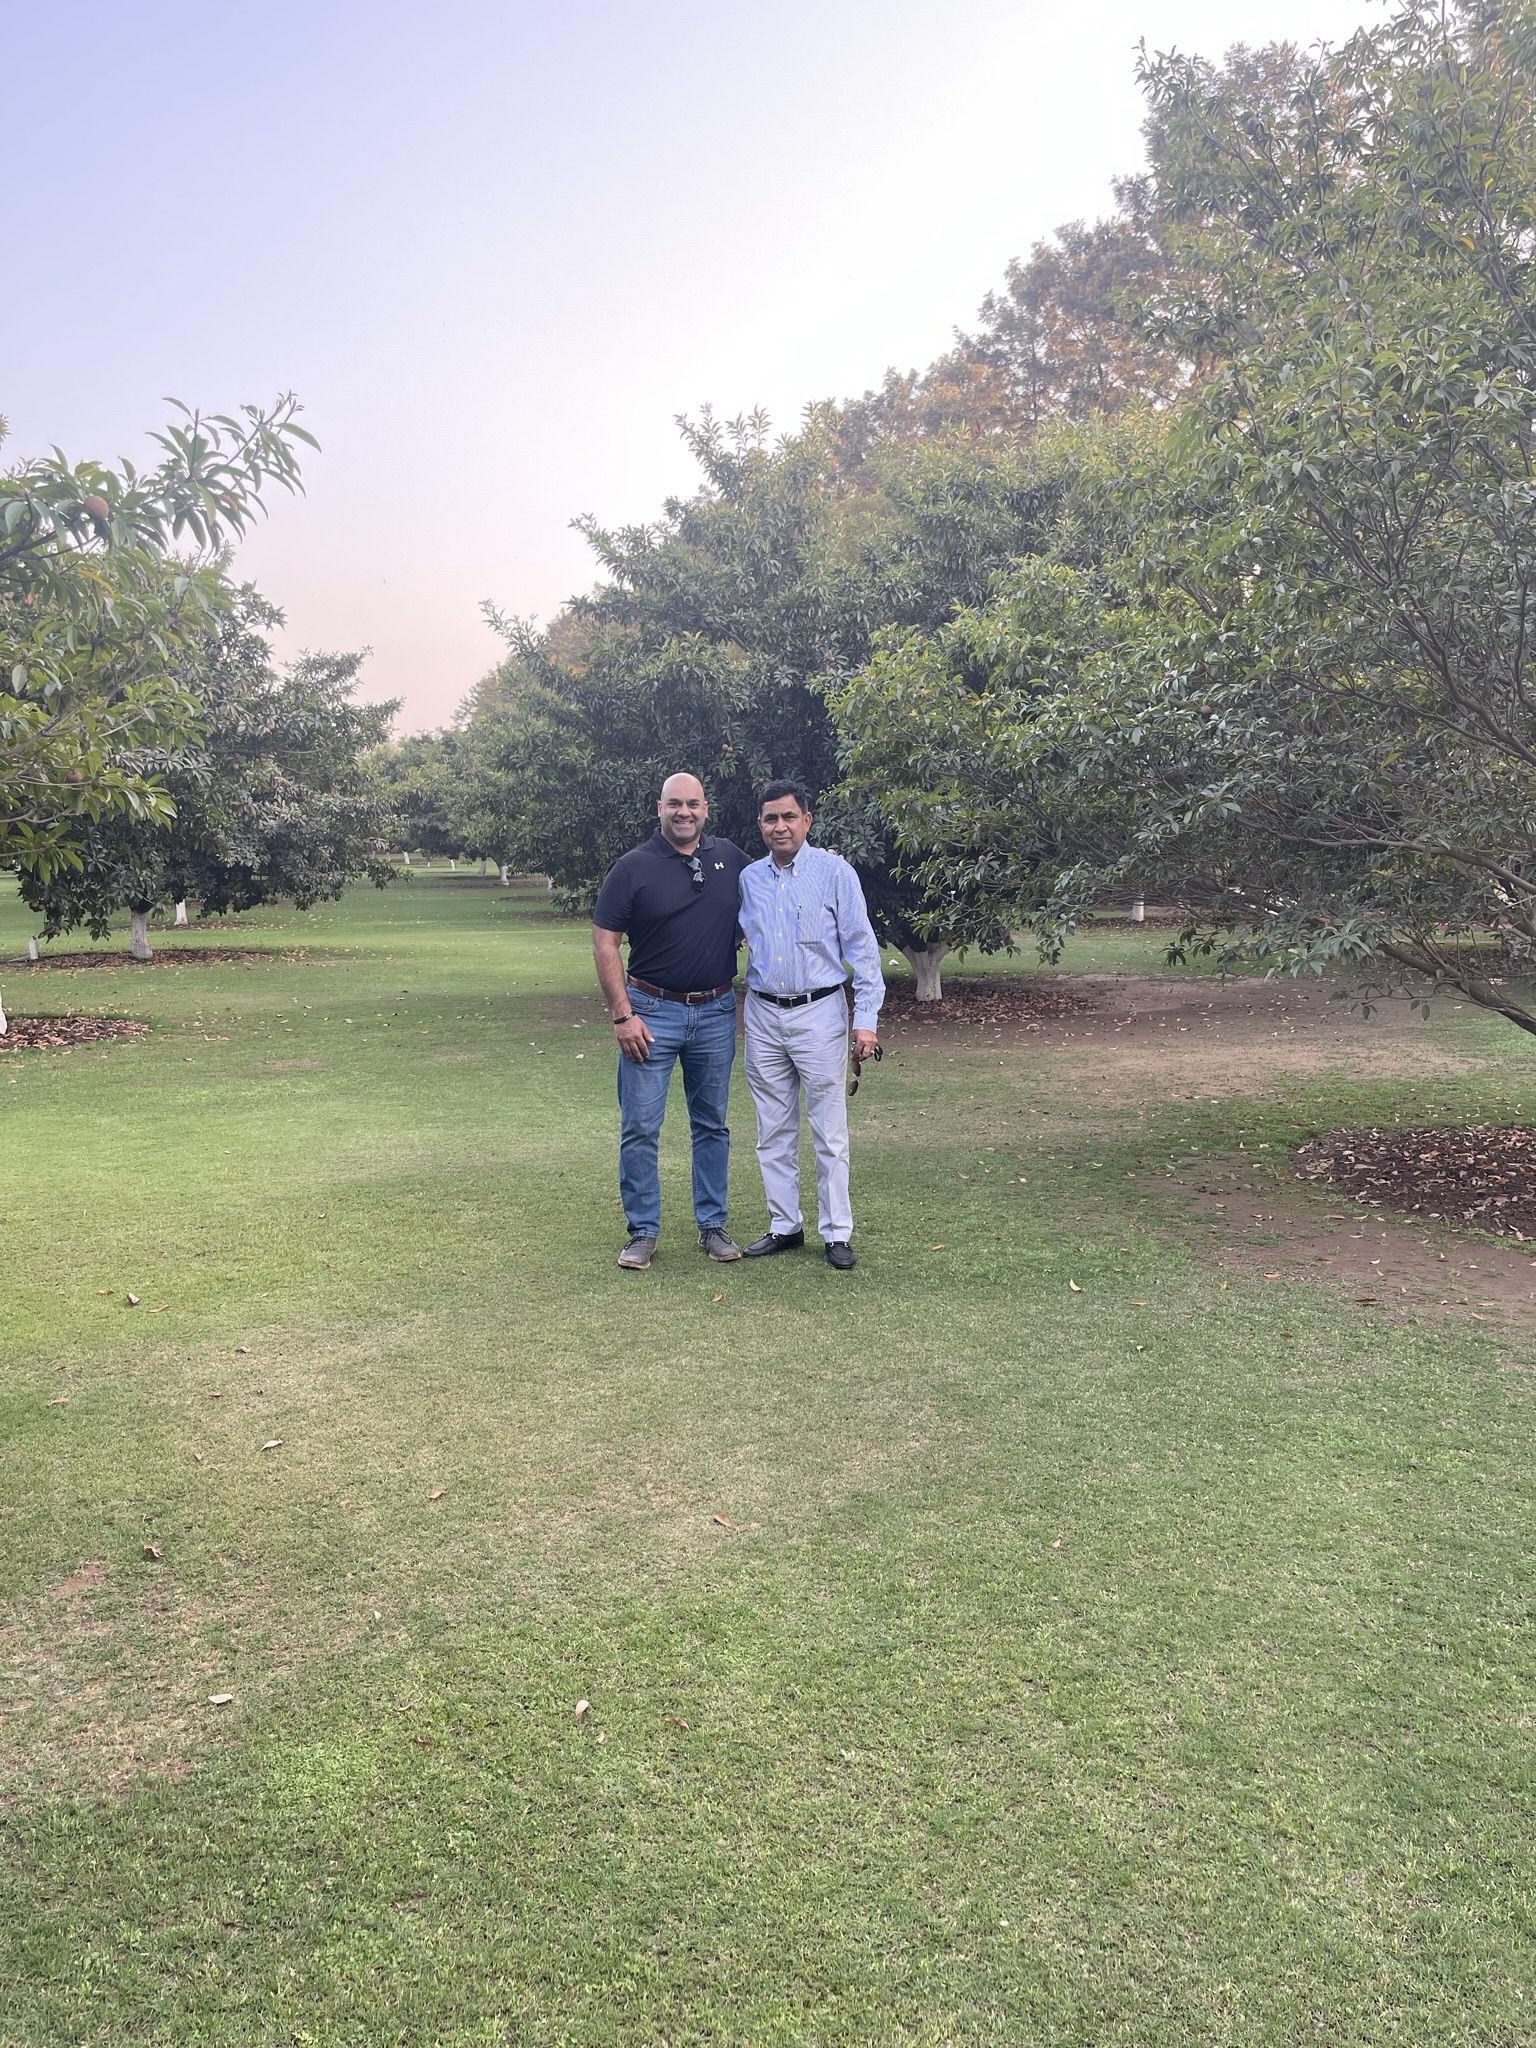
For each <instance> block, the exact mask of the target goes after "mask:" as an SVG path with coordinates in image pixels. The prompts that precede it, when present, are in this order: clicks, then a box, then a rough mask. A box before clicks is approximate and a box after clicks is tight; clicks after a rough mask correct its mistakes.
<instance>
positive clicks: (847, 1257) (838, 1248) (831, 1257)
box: [827, 1244, 859, 1273]
mask: <svg viewBox="0 0 1536 2048" xmlns="http://www.w3.org/2000/svg"><path fill="white" fill-rule="evenodd" d="M858 1263H859V1262H858V1260H857V1259H856V1258H855V1257H854V1255H853V1246H852V1245H851V1244H829V1245H828V1246H827V1264H828V1265H829V1266H836V1268H837V1270H838V1272H839V1273H851V1272H852V1271H853V1269H854V1267H855V1266H856V1265H857V1264H858Z"/></svg>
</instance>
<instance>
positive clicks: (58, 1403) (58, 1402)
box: [48, 1394, 69, 1408]
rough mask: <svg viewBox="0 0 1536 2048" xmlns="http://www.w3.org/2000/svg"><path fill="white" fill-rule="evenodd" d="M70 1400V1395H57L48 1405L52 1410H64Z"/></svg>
mask: <svg viewBox="0 0 1536 2048" xmlns="http://www.w3.org/2000/svg"><path fill="white" fill-rule="evenodd" d="M68 1399H69V1396H68V1394H55V1395H54V1397H53V1399H52V1400H51V1401H50V1402H49V1403H48V1406H49V1407H50V1408H62V1407H63V1406H64V1403H65V1402H66V1401H67V1400H68Z"/></svg>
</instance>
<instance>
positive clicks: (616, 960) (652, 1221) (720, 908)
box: [592, 775, 749, 1273]
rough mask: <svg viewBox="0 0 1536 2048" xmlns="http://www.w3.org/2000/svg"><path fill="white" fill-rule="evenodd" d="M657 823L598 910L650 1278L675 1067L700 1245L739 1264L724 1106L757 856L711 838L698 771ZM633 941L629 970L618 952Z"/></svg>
mask: <svg viewBox="0 0 1536 2048" xmlns="http://www.w3.org/2000/svg"><path fill="white" fill-rule="evenodd" d="M656 815H657V820H658V824H657V829H656V830H655V831H654V832H653V833H652V834H651V836H650V838H649V839H648V840H646V842H645V844H644V845H643V846H637V847H636V848H635V849H634V851H633V852H632V853H626V854H625V855H624V856H623V858H622V859H620V860H617V861H615V862H614V864H613V866H612V867H611V868H610V869H609V871H608V877H607V880H606V881H605V882H604V883H603V886H602V890H601V891H600V893H599V895H598V899H597V908H596V909H595V910H594V911H593V913H592V957H593V959H594V960H595V961H596V963H597V978H598V981H599V982H600V983H601V984H602V990H603V998H604V1001H605V1002H606V1003H607V1005H608V1011H609V1014H610V1016H611V1017H612V1018H613V1028H614V1036H615V1037H616V1038H617V1040H618V1046H619V1194H620V1197H621V1198H622V1200H623V1203H624V1221H625V1223H626V1225H627V1227H628V1231H629V1241H628V1242H627V1243H626V1245H625V1246H624V1249H623V1250H622V1251H621V1252H620V1253H619V1264H620V1265H621V1266H623V1267H624V1268H625V1270H626V1271H628V1272H632V1273H633V1272H643V1271H644V1269H645V1268H646V1267H647V1266H649V1264H650V1263H651V1259H652V1256H653V1255H654V1253H655V1250H656V1240H657V1238H658V1237H660V1235H661V1174H660V1171H659V1167H658V1163H657V1160H658V1152H659V1148H660V1142H661V1123H662V1118H663V1117H664V1116H665V1115H666V1112H667V1090H668V1088H669V1086H670V1084H671V1080H672V1069H673V1068H674V1067H675V1066H681V1067H682V1070H683V1093H684V1095H685V1096H686V1098H687V1102H688V1122H689V1126H690V1128H691V1130H692V1133H693V1214H694V1220H695V1222H696V1223H697V1225H698V1231H699V1246H700V1249H701V1250H703V1251H705V1252H707V1253H708V1255H709V1257H710V1258H712V1259H739V1258H740V1257H741V1248H740V1247H739V1246H738V1245H736V1244H734V1243H733V1242H732V1240H731V1238H730V1236H729V1234H728V1233H727V1231H726V1227H725V1224H726V1182H727V1176H728V1172H729V1168H730V1161H731V1133H730V1128H729V1126H728V1125H727V1123H726V1120H725V1114H726V1102H727V1098H728V1097H729V1095H730V1088H731V1062H732V1060H734V1059H735V1057H736V992H735V989H734V988H733V986H732V983H733V982H734V980H735V976H736V945H737V938H736V907H737V901H738V895H739V890H738V882H739V878H740V875H741V871H742V869H743V868H744V867H746V866H747V864H748V859H749V856H748V855H747V854H745V853H743V852H742V850H741V848H740V847H739V846H733V845H732V844H731V842H730V840H729V839H715V838H712V837H711V836H710V835H709V833H707V832H706V831H705V830H704V826H705V824H706V822H707V821H708V818H709V803H708V800H707V799H706V797H705V795H704V785H703V783H702V782H700V781H699V779H698V777H697V776H694V775H669V776H668V777H667V779H666V781H665V782H664V783H663V784H662V786H661V798H660V801H659V802H658V803H657V806H656ZM626 934H627V935H628V938H629V962H628V966H627V969H626V966H625V963H624V961H623V960H622V959H621V958H620V956H619V940H620V938H621V936H623V935H626Z"/></svg>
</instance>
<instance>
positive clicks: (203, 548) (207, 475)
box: [0, 397, 315, 876]
mask: <svg viewBox="0 0 1536 2048" xmlns="http://www.w3.org/2000/svg"><path fill="white" fill-rule="evenodd" d="M178 411H179V414H180V416H179V418H178V419H176V420H174V421H173V422H172V423H171V424H170V425H169V426H168V427H167V428H166V429H165V431H164V432H163V433H160V434H157V435H156V436H154V439H155V441H156V442H157V443H158V445H159V448H160V450H161V456H160V459H159V460H158V461H157V462H156V463H155V464H153V465H152V466H151V467H150V468H148V469H145V470H142V471H141V470H139V469H138V468H136V467H135V465H134V464H132V463H131V462H127V461H124V462H120V463H119V464H118V465H117V466H116V467H115V468H113V467H110V466H108V465H105V464H102V463H99V462H81V463H73V464H71V463H69V462H67V461H66V460H65V458H64V457H63V456H62V455H60V454H59V453H58V452H57V451H55V452H54V453H53V454H52V455H50V456H47V457H43V458H39V459H37V460H34V461H30V462H24V463H21V464H19V465H17V466H15V467H13V468H11V469H10V470H8V471H7V472H5V473H4V474H3V475H0V861H5V862H8V863H9V862H14V861H17V860H21V861H24V862H25V863H26V864H27V865H28V867H29V868H30V870H31V871H32V872H33V873H34V874H36V875H40V876H48V875H52V874H53V873H55V872H56V871H57V870H58V869H59V868H60V867H61V866H64V867H67V866H70V865H72V864H73V863H74V862H75V860H76V859H77V857H78V855H77V846H76V833H77V831H78V830H79V829H80V828H81V827H83V826H88V825H89V824H91V823H92V822H93V821H99V820H103V819H107V818H110V817H122V818H126V819H130V820H137V821H139V822H142V823H153V822H154V821H155V820H157V819H164V818H165V817H167V816H168V815H169V802H168V799H167V797H166V795H165V792H164V788H163V783H162V770H163V767H164V765H165V764H166V763H168V762H173V761H175V760H176V759H177V758H179V750H180V749H181V748H182V747H183V746H184V744H186V743H187V742H188V741H189V740H190V739H191V738H192V737H193V736H194V734H195V729H196V716H195V705H194V703H193V700H192V698H191V697H190V695H189V694H188V692H187V690H186V689H185V687H184V686H183V684H182V682H181V681H180V679H179V678H178V676H177V673H176V665H177V657H178V654H179V653H180V652H181V651H182V650H184V649H185V648H187V647H188V646H190V645H193V644H195V643H197V642H198V641H199V639H200V638H201V636H202V635H203V634H204V633H205V632H206V630H207V627H208V625H209V622H210V621H211V620H212V619H214V618H216V617H217V616H218V615H219V614H220V613H221V612H222V611H223V610H224V609H226V608H227V606H228V604H229V602H230V599H231V595H232V593H231V589H230V586H229V583H228V580H227V577H226V576H225V574H224V571H223V563H222V550H223V549H224V548H225V547H226V545H227V544H228V543H229V542H230V541H231V540H235V539H238V538H239V537H240V535H241V534H242V533H244V532H245V531H246V529H247V528H248V526H249V525H250V523H251V521H252V519H253V518H254V516H255V514H256V512H257V511H258V510H259V508H260V506H261V500H262V494H263V492H264V491H265V490H266V488H267V487H268V486H269V485H272V484H277V485H280V486H281V487H282V488H284V489H286V490H296V489H298V488H299V470H298V452H299V448H300V446H301V445H307V446H310V447H313V446H314V445H315V444H314V441H313V438H312V437H311V436H310V435H309V434H308V433H307V432H306V431H305V430H304V429H303V428H302V427H301V426H299V424H298V422H297V419H296V417H295V415H296V413H297V412H298V405H297V402H296V401H295V400H294V399H293V398H291V397H285V398H281V399H279V400H278V402H277V403H276V405H274V406H271V407H269V408H265V409H263V408H260V407H257V406H246V407H244V408H243V410H242V413H241V415H240V417H239V418H231V417H229V416H228V415H224V414H218V415H214V416H211V417H204V416H202V415H199V414H196V413H189V412H187V411H186V410H185V408H178ZM3 437H4V424H3V422H0V439H3Z"/></svg>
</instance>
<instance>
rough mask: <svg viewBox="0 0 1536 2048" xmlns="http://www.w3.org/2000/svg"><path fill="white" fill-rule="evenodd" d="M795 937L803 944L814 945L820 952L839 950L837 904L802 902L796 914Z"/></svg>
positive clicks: (798, 942)
mask: <svg viewBox="0 0 1536 2048" xmlns="http://www.w3.org/2000/svg"><path fill="white" fill-rule="evenodd" d="M795 939H796V943H797V944H799V945H802V946H813V947H815V949H816V950H817V951H818V952H828V953H835V952H836V951H837V905H836V904H835V903H802V904H801V905H800V906H799V908H798V910H797V912H796V915H795Z"/></svg>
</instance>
